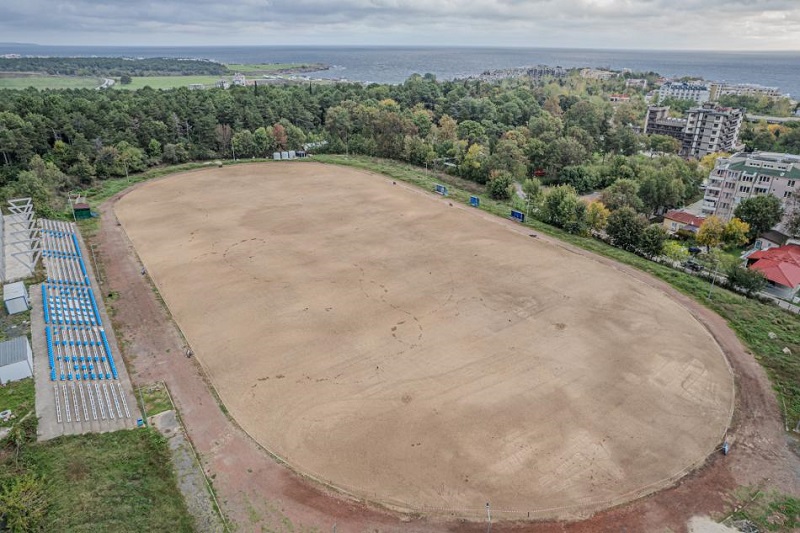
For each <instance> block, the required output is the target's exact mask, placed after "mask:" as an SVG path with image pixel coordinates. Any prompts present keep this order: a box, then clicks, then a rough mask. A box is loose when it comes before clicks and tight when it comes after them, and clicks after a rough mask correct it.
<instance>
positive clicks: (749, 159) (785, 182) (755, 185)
mask: <svg viewBox="0 0 800 533" xmlns="http://www.w3.org/2000/svg"><path fill="white" fill-rule="evenodd" d="M798 187H800V156H797V155H791V154H778V153H774V152H752V153H737V154H734V155H732V156H730V157H727V158H719V159H717V162H716V165H715V166H714V169H713V170H712V171H711V174H710V175H709V176H708V183H707V185H706V190H705V194H704V196H703V206H702V211H703V216H709V215H717V216H718V217H720V218H722V219H723V220H726V221H727V220H730V219H731V218H732V217H733V211H734V209H736V206H737V205H739V203H740V202H741V201H742V200H744V199H746V198H751V197H753V196H758V195H760V194H771V195H773V196H776V197H778V198H780V199H781V201H783V202H784V204H786V203H787V201H788V200H789V198H791V197H792V196H793V195H794V194H795V193H796V192H797V189H798Z"/></svg>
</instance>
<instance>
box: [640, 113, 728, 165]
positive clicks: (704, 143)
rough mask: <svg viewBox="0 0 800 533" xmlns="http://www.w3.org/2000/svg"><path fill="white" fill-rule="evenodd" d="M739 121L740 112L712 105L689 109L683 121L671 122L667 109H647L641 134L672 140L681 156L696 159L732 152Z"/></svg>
mask: <svg viewBox="0 0 800 533" xmlns="http://www.w3.org/2000/svg"><path fill="white" fill-rule="evenodd" d="M743 119H744V113H742V110H741V109H733V108H729V107H718V106H715V105H714V104H704V105H703V106H701V107H695V108H692V109H690V110H689V112H688V114H687V118H671V117H670V116H669V106H649V107H648V108H647V115H646V116H645V122H644V132H645V133H646V134H647V135H669V136H670V137H674V138H675V139H678V140H679V141H680V142H681V155H682V156H684V157H694V158H697V159H699V158H701V157H703V156H705V155H707V154H712V153H715V152H732V151H733V150H735V148H736V143H737V142H738V139H739V130H740V129H741V127H742V120H743Z"/></svg>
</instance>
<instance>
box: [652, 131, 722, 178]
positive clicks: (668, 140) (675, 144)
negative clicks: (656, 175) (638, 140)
mask: <svg viewBox="0 0 800 533" xmlns="http://www.w3.org/2000/svg"><path fill="white" fill-rule="evenodd" d="M648 145H649V147H650V151H651V152H656V153H659V154H677V153H678V152H679V151H680V149H681V142H680V141H679V140H678V139H676V138H674V137H670V136H669V135H658V134H654V135H651V136H650V139H649V140H648ZM709 172H710V171H709Z"/></svg>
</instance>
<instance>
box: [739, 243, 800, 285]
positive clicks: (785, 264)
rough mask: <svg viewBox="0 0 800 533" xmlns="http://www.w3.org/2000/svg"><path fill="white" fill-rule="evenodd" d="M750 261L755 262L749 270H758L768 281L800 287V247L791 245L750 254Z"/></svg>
mask: <svg viewBox="0 0 800 533" xmlns="http://www.w3.org/2000/svg"><path fill="white" fill-rule="evenodd" d="M747 260H748V261H755V262H754V263H752V264H751V265H750V266H749V268H752V269H754V270H758V271H760V272H761V273H763V274H764V276H766V277H767V279H768V280H770V281H772V282H774V283H778V284H779V285H783V286H784V287H791V288H793V289H794V288H796V287H797V286H798V285H800V246H798V245H796V244H789V245H787V246H780V247H778V248H770V249H769V250H759V251H758V252H755V253H753V254H750V255H749V256H748V258H747Z"/></svg>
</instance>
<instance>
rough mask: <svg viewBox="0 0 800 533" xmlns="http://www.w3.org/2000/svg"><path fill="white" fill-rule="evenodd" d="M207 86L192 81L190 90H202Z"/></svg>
mask: <svg viewBox="0 0 800 533" xmlns="http://www.w3.org/2000/svg"><path fill="white" fill-rule="evenodd" d="M205 88H206V86H205V85H203V84H202V83H190V84H189V90H190V91H202V90H203V89H205Z"/></svg>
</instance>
